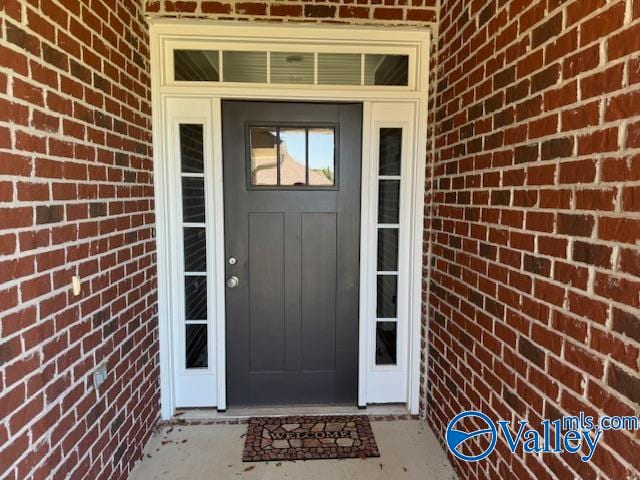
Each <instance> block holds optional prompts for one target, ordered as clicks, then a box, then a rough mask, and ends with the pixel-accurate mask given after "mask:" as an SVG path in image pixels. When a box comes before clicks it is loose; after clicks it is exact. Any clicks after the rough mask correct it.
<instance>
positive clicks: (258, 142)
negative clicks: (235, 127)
mask: <svg viewBox="0 0 640 480" xmlns="http://www.w3.org/2000/svg"><path fill="white" fill-rule="evenodd" d="M277 145H278V131H277V130H276V129H275V128H267V127H251V185H278V170H277V160H276V159H277V155H278V149H277Z"/></svg>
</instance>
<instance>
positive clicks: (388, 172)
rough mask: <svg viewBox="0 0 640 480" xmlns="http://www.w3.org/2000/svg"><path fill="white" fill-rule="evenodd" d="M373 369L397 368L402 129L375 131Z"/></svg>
mask: <svg viewBox="0 0 640 480" xmlns="http://www.w3.org/2000/svg"><path fill="white" fill-rule="evenodd" d="M378 133H379V151H378V236H377V268H376V270H377V281H376V352H375V362H376V365H395V364H397V351H398V345H397V344H398V273H399V267H398V251H399V242H400V235H401V234H402V232H401V231H400V166H401V165H400V160H401V157H402V128H381V129H379V132H378Z"/></svg>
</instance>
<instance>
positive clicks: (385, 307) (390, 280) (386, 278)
mask: <svg viewBox="0 0 640 480" xmlns="http://www.w3.org/2000/svg"><path fill="white" fill-rule="evenodd" d="M397 292H398V276H397V275H378V284H377V300H378V301H377V302H376V303H377V305H376V315H377V317H378V318H396V317H397V316H398V298H397Z"/></svg>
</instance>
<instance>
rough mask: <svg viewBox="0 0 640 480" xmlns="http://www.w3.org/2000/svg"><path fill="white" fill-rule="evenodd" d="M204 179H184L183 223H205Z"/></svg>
mask: <svg viewBox="0 0 640 480" xmlns="http://www.w3.org/2000/svg"><path fill="white" fill-rule="evenodd" d="M204 218H205V215H204V178H200V177H195V178H194V177H182V221H183V222H186V223H204Z"/></svg>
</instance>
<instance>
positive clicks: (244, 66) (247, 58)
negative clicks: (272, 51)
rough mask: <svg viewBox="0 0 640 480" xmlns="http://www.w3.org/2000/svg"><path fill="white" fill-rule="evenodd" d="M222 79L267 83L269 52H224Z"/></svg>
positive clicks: (226, 80)
mask: <svg viewBox="0 0 640 480" xmlns="http://www.w3.org/2000/svg"><path fill="white" fill-rule="evenodd" d="M222 81H223V82H249V83H266V81H267V52H236V51H231V50H230V51H224V52H222Z"/></svg>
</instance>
